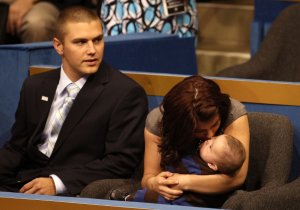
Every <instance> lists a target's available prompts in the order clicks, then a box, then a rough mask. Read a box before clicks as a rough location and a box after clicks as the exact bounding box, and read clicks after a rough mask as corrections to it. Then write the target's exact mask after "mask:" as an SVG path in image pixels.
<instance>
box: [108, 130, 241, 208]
mask: <svg viewBox="0 0 300 210" xmlns="http://www.w3.org/2000/svg"><path fill="white" fill-rule="evenodd" d="M245 156H246V152H245V149H244V146H243V145H242V143H241V142H240V141H239V140H237V139H236V138H234V137H233V136H230V135H226V134H222V135H219V136H216V137H213V138H211V139H209V140H206V141H204V142H203V143H201V144H200V145H199V148H198V150H197V153H195V154H194V155H186V156H184V157H183V158H182V159H181V162H180V164H179V165H177V166H176V167H173V166H168V167H166V170H167V171H170V172H172V173H180V174H198V175H210V174H216V173H222V174H227V175H233V174H234V173H235V172H236V171H237V170H238V169H239V168H240V167H241V166H242V165H243V163H244V161H245V158H246V157H245ZM217 196H219V195H205V194H200V193H195V192H189V191H187V192H184V194H183V195H182V196H181V197H179V198H177V199H175V200H171V201H170V200H166V199H165V198H164V197H162V196H161V195H159V194H158V193H157V192H154V191H151V190H149V189H142V190H138V191H137V192H136V193H135V194H129V193H125V192H121V191H119V190H117V189H116V190H113V191H112V193H111V199H113V200H130V201H137V202H151V203H160V204H170V205H185V206H202V207H204V206H208V207H211V206H212V205H213V204H215V203H216V202H217V200H218V199H219V198H220V197H222V195H220V196H219V197H217ZM220 202H221V201H220Z"/></svg>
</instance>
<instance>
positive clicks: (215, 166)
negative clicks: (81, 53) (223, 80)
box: [207, 163, 218, 171]
mask: <svg viewBox="0 0 300 210" xmlns="http://www.w3.org/2000/svg"><path fill="white" fill-rule="evenodd" d="M207 165H208V167H210V168H211V169H212V170H214V171H217V170H218V166H217V165H216V164H213V163H207Z"/></svg>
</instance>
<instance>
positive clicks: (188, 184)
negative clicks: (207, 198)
mask: <svg viewBox="0 0 300 210" xmlns="http://www.w3.org/2000/svg"><path fill="white" fill-rule="evenodd" d="M185 176H186V178H184V180H185V181H183V183H182V187H183V188H184V190H185V191H193V192H199V193H205V194H218V193H225V192H228V191H231V190H233V189H236V188H237V187H239V186H241V185H242V184H243V182H244V179H243V178H242V177H235V178H233V177H230V176H227V175H224V174H216V175H194V174H188V175H185Z"/></svg>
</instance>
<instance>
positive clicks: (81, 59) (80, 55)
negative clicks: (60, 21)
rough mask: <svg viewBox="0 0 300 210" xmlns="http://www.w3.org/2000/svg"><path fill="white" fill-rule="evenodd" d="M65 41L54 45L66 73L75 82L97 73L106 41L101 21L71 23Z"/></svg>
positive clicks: (54, 41) (67, 25)
mask: <svg viewBox="0 0 300 210" xmlns="http://www.w3.org/2000/svg"><path fill="white" fill-rule="evenodd" d="M65 32H66V33H65V35H64V38H63V40H62V41H61V40H58V39H56V38H54V40H53V44H54V47H55V49H56V51H57V52H58V54H60V55H61V57H62V65H63V68H64V71H65V73H66V74H67V75H68V77H69V78H70V79H71V80H72V81H73V82H75V81H77V80H78V79H80V78H81V77H83V76H85V75H90V74H93V73H95V72H97V70H98V68H99V65H100V63H101V62H102V58H103V50H104V39H103V31H102V26H101V23H100V21H98V20H94V21H90V22H78V23H76V22H69V23H67V24H66V25H65Z"/></svg>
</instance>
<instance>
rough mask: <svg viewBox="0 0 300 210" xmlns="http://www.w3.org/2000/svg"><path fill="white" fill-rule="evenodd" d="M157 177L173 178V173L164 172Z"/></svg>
mask: <svg viewBox="0 0 300 210" xmlns="http://www.w3.org/2000/svg"><path fill="white" fill-rule="evenodd" d="M159 176H161V177H165V178H168V177H171V176H173V173H171V172H169V171H164V172H161V173H160V174H159Z"/></svg>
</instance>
